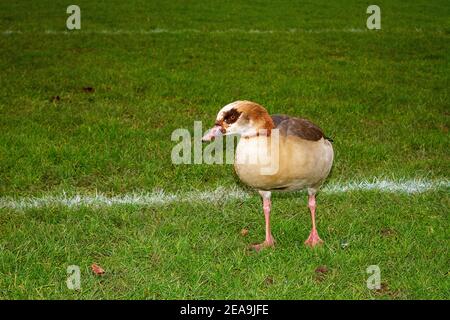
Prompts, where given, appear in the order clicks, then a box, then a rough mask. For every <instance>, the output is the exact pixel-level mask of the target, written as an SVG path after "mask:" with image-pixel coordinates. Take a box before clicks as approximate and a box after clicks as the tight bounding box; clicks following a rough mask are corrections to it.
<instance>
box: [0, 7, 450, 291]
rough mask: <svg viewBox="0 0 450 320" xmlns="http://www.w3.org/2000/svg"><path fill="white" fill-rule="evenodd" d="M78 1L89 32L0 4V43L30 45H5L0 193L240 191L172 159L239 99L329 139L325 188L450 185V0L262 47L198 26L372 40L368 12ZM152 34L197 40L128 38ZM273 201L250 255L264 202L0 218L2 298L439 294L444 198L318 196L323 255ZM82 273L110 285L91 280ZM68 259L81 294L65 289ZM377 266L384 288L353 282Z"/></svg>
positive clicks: (288, 204)
mask: <svg viewBox="0 0 450 320" xmlns="http://www.w3.org/2000/svg"><path fill="white" fill-rule="evenodd" d="M111 3H113V4H111ZM77 4H78V5H79V6H80V7H81V12H82V30H80V31H75V32H74V33H73V34H72V33H71V34H62V33H55V34H46V33H45V31H46V30H54V31H64V30H65V20H66V17H67V14H66V13H65V10H66V7H67V5H68V3H66V2H64V1H39V2H35V1H34V2H33V1H21V2H19V3H17V2H15V1H10V0H7V1H2V2H1V3H0V31H1V32H3V31H5V30H16V31H22V32H23V33H21V34H16V33H15V34H10V35H7V34H3V33H2V34H0V74H1V76H0V196H1V197H5V196H12V197H29V196H40V195H45V194H49V193H50V194H56V193H60V192H62V191H67V192H72V193H82V194H84V193H88V194H90V193H94V192H96V191H100V192H104V193H107V194H122V193H125V192H132V191H152V190H158V189H164V190H167V191H171V192H175V191H190V190H198V189H200V190H210V189H214V188H216V187H218V186H235V185H236V184H237V183H238V181H237V179H236V177H235V176H234V175H233V173H232V170H233V169H232V167H231V166H230V165H227V166H225V165H224V166H219V165H215V166H212V165H179V166H176V165H173V164H172V163H171V160H170V153H171V149H172V147H173V146H174V145H175V143H174V142H172V141H171V140H170V135H171V133H172V131H173V130H174V129H176V128H188V129H189V130H191V131H192V129H193V122H194V121H195V120H201V121H203V123H204V125H205V127H206V126H208V125H211V124H212V123H213V120H214V118H215V115H216V113H217V111H218V110H219V108H220V107H222V106H223V105H225V104H227V103H229V102H231V101H234V100H237V99H248V100H254V101H256V102H259V103H261V104H262V105H264V106H266V107H267V108H268V109H269V111H270V112H272V113H287V114H292V115H297V116H302V117H306V118H309V119H311V120H313V121H314V122H315V123H317V124H319V125H320V126H321V127H322V128H323V129H324V131H325V132H326V134H327V135H330V136H332V137H333V139H334V141H335V142H334V148H335V153H336V160H335V165H334V168H333V171H332V175H331V176H330V179H329V180H330V181H337V180H342V181H353V180H360V179H370V178H372V177H390V178H393V179H399V178H406V179H413V178H416V177H420V178H428V179H449V172H450V161H449V160H450V157H449V152H448V150H449V142H450V141H449V135H448V128H449V126H450V119H449V115H450V111H449V110H450V109H449V103H448V101H449V98H450V97H449V90H448V87H449V74H450V64H449V62H450V61H449V60H450V59H449V58H450V55H449V50H450V45H449V43H450V42H449V40H450V20H449V16H450V7H449V6H448V5H447V3H446V2H445V1H414V3H412V4H408V5H402V2H401V1H379V2H378V3H377V4H378V5H379V6H380V7H381V11H382V30H380V31H373V32H369V31H364V32H340V31H329V32H322V33H318V32H297V33H286V32H275V33H272V34H271V33H260V34H257V33H255V34H251V33H239V32H234V33H210V32H208V31H213V30H230V29H240V30H275V31H276V30H278V31H286V30H289V29H292V28H296V29H299V30H312V31H314V30H316V31H317V30H343V29H351V28H355V29H364V28H365V21H366V18H367V14H366V13H365V11H366V8H367V6H368V5H369V4H372V3H369V2H367V1H340V2H339V3H329V2H328V1H311V2H305V3H301V2H291V1H286V2H281V3H278V2H277V3H270V2H267V3H266V2H264V1H251V2H250V1H249V2H224V1H216V2H210V4H208V5H206V4H203V3H202V2H184V1H183V2H182V1H170V2H166V1H158V2H156V1H155V2H152V3H148V2H147V1H133V3H122V2H119V1H109V2H100V3H99V2H97V3H95V4H94V3H92V2H88V1H78V3H77ZM156 28H160V29H168V30H186V29H196V30H200V31H201V32H182V33H155V34H141V33H139V31H140V30H149V29H156ZM416 29H419V30H416ZM102 30H106V31H114V30H127V31H133V30H134V31H136V33H129V34H101V33H98V31H102ZM96 32H97V33H96ZM83 87H93V88H94V89H95V92H93V93H86V92H84V91H83ZM55 96H59V97H60V100H59V101H55V100H54V99H53V97H55ZM205 129H206V128H205ZM273 202H274V208H273V233H274V236H275V238H276V240H277V247H276V249H275V250H266V251H264V252H261V253H259V254H255V253H250V252H248V251H247V250H246V247H247V245H248V244H249V243H252V242H256V241H260V240H262V237H263V234H264V232H263V228H264V225H263V215H262V212H261V207H260V200H259V198H258V196H257V195H256V194H255V196H254V197H252V198H251V199H250V200H246V201H237V200H236V201H231V202H225V203H219V204H217V205H211V204H209V205H206V204H204V205H202V204H198V203H197V204H187V203H183V204H171V205H167V206H156V207H145V208H143V207H138V206H116V207H110V208H96V209H94V208H78V209H68V208H63V207H51V208H45V209H44V208H41V209H32V210H26V211H14V210H10V209H1V210H0V298H34V299H35V298H81V299H87V298H98V299H101V298H113V299H116V298H163V299H175V298H273V299H278V298H286V299H321V298H338V299H342V298H346V299H358V298H363V299H369V298H377V299H378V298H383V299H384V298H386V299H412V298H416V299H425V298H433V299H438V298H440V299H448V298H449V291H450V282H449V269H450V265H449V252H448V248H449V230H450V229H449V216H448V213H449V196H448V190H440V191H430V192H427V193H424V194H416V195H401V194H386V193H382V194H381V193H376V192H359V193H347V194H339V195H331V194H321V195H320V196H319V197H318V205H319V207H318V225H319V233H320V234H321V237H322V238H323V239H324V240H325V242H326V244H325V246H324V247H322V248H318V249H316V250H310V249H307V248H305V247H304V246H303V241H304V240H305V239H306V237H307V235H308V232H309V227H310V220H309V214H308V210H307V207H306V196H304V195H302V196H301V197H296V196H294V195H291V196H282V195H280V196H277V195H275V196H274V201H273ZM242 228H248V229H249V231H250V233H249V235H248V236H247V237H242V236H241V235H240V230H241V229H242ZM341 242H348V243H349V245H348V247H346V248H345V249H343V248H342V247H341ZM94 262H96V263H98V264H100V265H101V266H102V267H104V268H105V269H106V271H107V273H106V275H105V276H104V277H101V278H99V277H95V276H94V275H92V274H91V272H90V270H89V267H90V265H91V264H92V263H94ZM71 264H75V265H79V266H80V268H81V271H82V279H81V281H82V290H81V291H80V292H74V291H70V290H68V289H67V288H66V284H65V280H66V276H67V275H66V268H67V266H68V265H71ZM372 264H376V265H379V266H380V268H381V278H382V282H383V283H384V287H383V289H382V290H380V291H378V292H374V291H371V290H368V289H367V287H366V283H365V281H366V279H367V277H368V275H367V274H366V268H367V267H368V266H369V265H372ZM322 265H325V266H327V268H328V272H327V273H326V274H325V275H323V276H319V275H318V274H317V273H316V272H315V270H316V268H318V267H319V266H322Z"/></svg>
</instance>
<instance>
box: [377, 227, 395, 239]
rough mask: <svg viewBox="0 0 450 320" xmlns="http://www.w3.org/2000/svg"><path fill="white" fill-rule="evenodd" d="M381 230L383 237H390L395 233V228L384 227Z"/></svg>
mask: <svg viewBox="0 0 450 320" xmlns="http://www.w3.org/2000/svg"><path fill="white" fill-rule="evenodd" d="M380 232H381V235H382V236H383V237H390V236H393V235H395V230H393V229H389V228H382V229H381V231H380Z"/></svg>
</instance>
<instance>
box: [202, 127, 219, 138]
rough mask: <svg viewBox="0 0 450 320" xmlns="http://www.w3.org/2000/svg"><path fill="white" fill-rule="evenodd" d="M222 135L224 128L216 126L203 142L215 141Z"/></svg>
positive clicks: (206, 134) (210, 130)
mask: <svg viewBox="0 0 450 320" xmlns="http://www.w3.org/2000/svg"><path fill="white" fill-rule="evenodd" d="M222 134H223V133H222V127H221V126H214V127H212V128H211V129H209V130H208V132H206V133H205V135H204V136H203V138H202V141H213V140H214V139H215V138H216V137H218V136H221V135H222Z"/></svg>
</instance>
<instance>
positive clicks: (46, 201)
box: [0, 179, 450, 210]
mask: <svg viewBox="0 0 450 320" xmlns="http://www.w3.org/2000/svg"><path fill="white" fill-rule="evenodd" d="M448 188H450V180H423V179H415V180H400V181H392V180H379V179H374V180H372V181H360V182H348V183H328V184H326V185H325V186H324V188H323V189H322V190H321V192H322V193H326V194H339V193H346V192H373V191H377V192H385V193H403V194H416V193H422V192H426V191H436V190H445V189H448ZM252 195H254V196H256V193H254V194H253V193H250V192H248V191H244V190H243V189H240V188H238V187H235V188H224V187H219V188H217V189H215V190H211V191H192V192H185V193H181V192H180V193H167V192H164V191H155V192H150V193H148V192H147V193H146V192H142V193H129V194H123V195H116V196H106V195H104V194H98V193H97V194H94V195H70V196H69V195H67V194H65V193H63V194H59V195H44V196H41V197H23V198H13V197H2V198H0V209H13V210H25V209H32V208H42V207H56V206H63V207H69V208H72V207H80V206H87V207H111V206H116V205H134V206H159V205H167V204H172V203H183V202H184V203H217V202H226V201H233V200H244V199H247V198H249V197H251V196H252Z"/></svg>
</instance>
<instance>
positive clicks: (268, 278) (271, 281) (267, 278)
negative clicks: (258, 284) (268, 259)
mask: <svg viewBox="0 0 450 320" xmlns="http://www.w3.org/2000/svg"><path fill="white" fill-rule="evenodd" d="M264 283H265V284H266V285H271V284H273V278H272V277H266V279H264Z"/></svg>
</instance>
